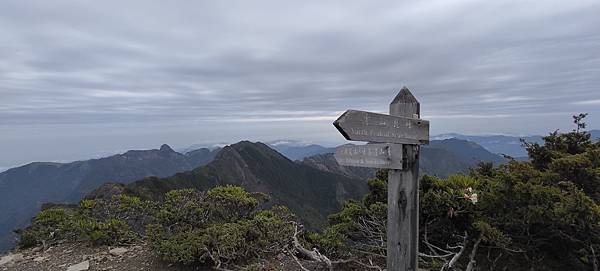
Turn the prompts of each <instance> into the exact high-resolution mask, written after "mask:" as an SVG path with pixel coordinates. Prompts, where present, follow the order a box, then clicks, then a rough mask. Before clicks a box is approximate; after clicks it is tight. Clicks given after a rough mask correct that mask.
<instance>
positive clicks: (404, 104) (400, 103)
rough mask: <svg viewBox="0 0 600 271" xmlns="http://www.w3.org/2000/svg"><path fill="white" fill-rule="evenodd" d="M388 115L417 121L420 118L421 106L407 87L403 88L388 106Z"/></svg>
mask: <svg viewBox="0 0 600 271" xmlns="http://www.w3.org/2000/svg"><path fill="white" fill-rule="evenodd" d="M390 115H392V116H398V117H406V118H415V119H418V118H420V116H421V104H420V103H419V101H417V98H415V96H414V95H413V94H412V93H411V92H410V90H409V89H408V88H407V87H403V88H402V89H401V90H400V92H399V93H398V95H396V98H394V100H393V101H392V103H391V104H390Z"/></svg>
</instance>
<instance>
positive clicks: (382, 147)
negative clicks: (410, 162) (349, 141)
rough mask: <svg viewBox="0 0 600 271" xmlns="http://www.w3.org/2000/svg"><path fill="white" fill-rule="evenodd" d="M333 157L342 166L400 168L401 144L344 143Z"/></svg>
mask: <svg viewBox="0 0 600 271" xmlns="http://www.w3.org/2000/svg"><path fill="white" fill-rule="evenodd" d="M334 157H335V160H336V161H337V162H338V164H340V165H342V166H350V167H370V168H391V169H402V146H401V145H397V144H367V145H359V146H355V145H344V146H340V147H338V148H337V149H336V150H335V154H334Z"/></svg>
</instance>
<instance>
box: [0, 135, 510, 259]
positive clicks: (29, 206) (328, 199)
mask: <svg viewBox="0 0 600 271" xmlns="http://www.w3.org/2000/svg"><path fill="white" fill-rule="evenodd" d="M276 150H278V151H279V152H278V151H276ZM333 150H334V148H327V147H322V146H319V145H314V144H300V143H298V142H281V141H279V142H271V143H270V144H268V145H267V144H262V143H251V142H247V141H244V142H240V143H237V144H233V145H230V146H226V147H224V148H222V149H220V148H215V149H213V150H210V149H206V148H205V149H198V150H194V151H189V152H187V153H185V154H182V153H178V152H176V151H174V150H173V149H171V148H170V147H169V146H167V145H163V146H162V147H161V148H160V149H155V150H142V151H128V152H126V153H124V154H119V155H114V156H110V157H106V158H102V159H92V160H87V161H78V162H73V163H43V162H38V163H31V164H28V165H25V166H22V167H17V168H13V169H10V170H8V171H5V172H3V173H0V239H1V240H0V251H1V250H5V249H7V248H9V247H10V244H11V242H10V241H11V240H12V238H13V237H12V235H11V234H10V232H11V231H12V230H13V229H15V228H19V227H22V226H25V225H26V224H28V223H29V220H30V219H31V217H32V216H33V215H34V214H35V213H36V211H37V210H39V208H40V206H41V205H42V204H43V203H46V202H61V203H75V202H77V201H78V200H79V199H81V198H82V197H83V196H84V195H86V194H87V193H89V192H90V191H92V190H94V189H96V188H98V187H101V188H100V189H97V190H95V192H93V193H92V196H93V194H94V193H96V194H98V193H101V192H102V193H112V192H110V191H113V192H114V191H123V190H125V191H129V192H130V193H133V194H137V195H140V196H142V197H158V196H160V195H162V193H163V192H166V191H168V190H170V189H175V188H184V187H193V188H198V189H203V190H204V189H207V188H210V187H213V186H215V185H222V184H236V185H241V186H243V187H245V188H246V189H248V190H250V191H253V192H267V193H269V194H270V195H272V197H273V199H272V203H282V204H286V205H287V206H289V207H290V208H292V210H293V211H295V212H296V213H298V214H299V215H300V216H302V219H303V220H304V221H305V222H306V223H307V224H309V225H311V226H315V227H317V226H319V225H322V223H324V222H325V218H326V216H327V214H329V213H332V212H335V211H337V210H338V208H339V206H340V204H341V203H342V202H343V201H344V200H346V199H348V198H357V197H359V196H360V195H362V194H364V192H365V191H366V190H365V189H366V182H365V181H364V180H365V179H367V178H370V177H372V176H373V174H374V170H372V169H365V168H346V167H340V166H339V165H338V164H337V162H335V159H333V155H332V154H331V153H332V152H333ZM480 161H492V162H495V163H502V162H503V161H504V159H503V158H502V157H500V156H498V155H495V154H493V153H491V152H489V151H487V150H486V149H484V148H482V147H481V146H479V145H477V144H475V143H472V142H469V141H466V140H459V139H447V140H442V141H435V140H433V141H431V143H430V145H429V146H423V148H422V155H421V168H422V170H423V172H425V173H427V174H430V175H436V176H440V177H445V176H448V175H450V174H453V173H458V172H466V171H467V170H468V169H469V168H470V167H473V166H474V165H476V164H477V163H478V162H480ZM169 176H170V177H169ZM106 183H123V184H124V185H104V186H103V184H106ZM107 191H108V192H107Z"/></svg>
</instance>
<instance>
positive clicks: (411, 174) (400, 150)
mask: <svg viewBox="0 0 600 271" xmlns="http://www.w3.org/2000/svg"><path fill="white" fill-rule="evenodd" d="M420 114H421V112H420V104H419V102H418V101H417V99H416V98H415V97H414V96H413V95H412V93H410V90H408V88H406V87H404V88H402V90H400V93H398V95H397V96H396V98H395V99H394V100H393V101H392V103H391V104H390V115H384V114H377V113H370V112H364V111H357V110H348V111H346V112H345V113H344V114H342V116H340V117H339V118H338V119H337V120H336V121H335V122H334V123H333V125H334V126H335V127H336V128H337V129H338V130H339V131H340V133H341V134H342V135H343V136H344V137H345V138H346V139H348V140H355V141H368V142H372V143H383V144H367V145H361V146H353V145H350V146H349V145H345V146H341V147H338V149H337V150H336V153H335V159H336V160H337V162H338V163H339V164H340V165H343V166H354V167H372V168H388V169H390V171H389V175H388V204H387V205H388V217H387V270H388V271H417V266H418V264H417V263H418V256H417V255H418V253H419V249H418V245H419V150H420V147H419V145H420V144H428V143H429V121H426V120H421V119H419V118H420Z"/></svg>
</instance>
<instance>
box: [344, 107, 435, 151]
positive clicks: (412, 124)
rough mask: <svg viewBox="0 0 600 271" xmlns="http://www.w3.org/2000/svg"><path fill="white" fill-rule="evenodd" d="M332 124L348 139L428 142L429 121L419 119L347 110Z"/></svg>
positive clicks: (400, 142) (399, 142) (409, 142)
mask: <svg viewBox="0 0 600 271" xmlns="http://www.w3.org/2000/svg"><path fill="white" fill-rule="evenodd" d="M333 125H335V127H336V128H337V129H338V130H339V131H340V133H341V134H342V135H343V136H344V137H345V138H346V139H348V140H354V141H369V142H380V143H398V144H414V145H417V144H429V121H426V120H421V119H414V118H405V117H397V116H390V115H384V114H377V113H371V112H365V111H358V110H348V111H346V112H344V114H342V115H341V116H340V117H339V118H338V119H337V120H336V121H335V122H334V123H333Z"/></svg>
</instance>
